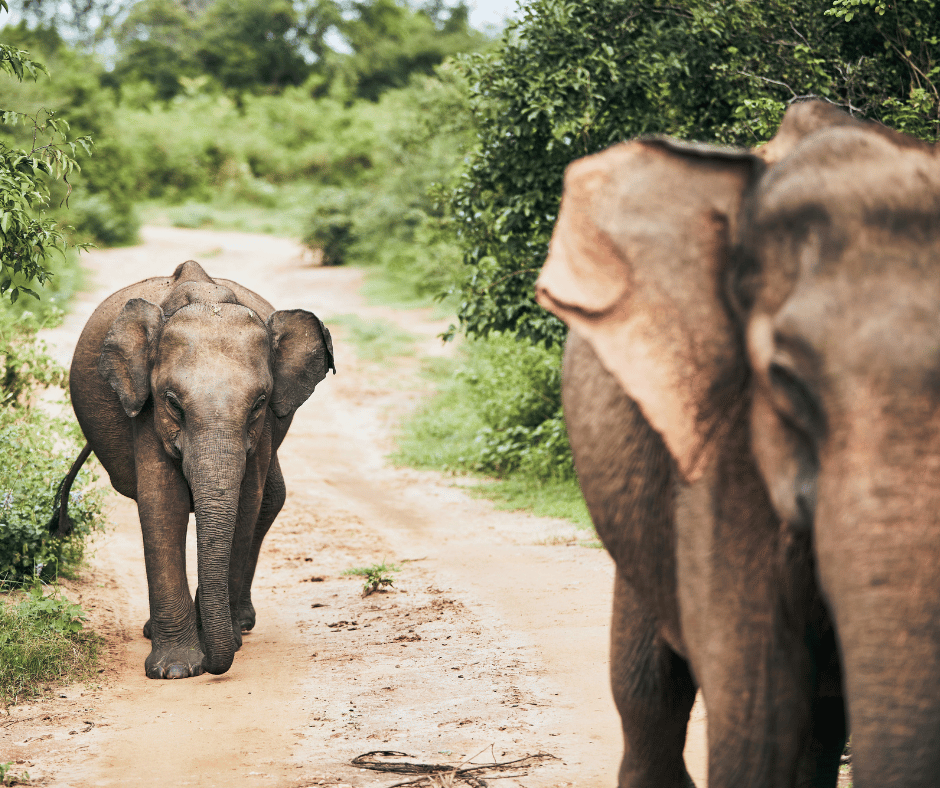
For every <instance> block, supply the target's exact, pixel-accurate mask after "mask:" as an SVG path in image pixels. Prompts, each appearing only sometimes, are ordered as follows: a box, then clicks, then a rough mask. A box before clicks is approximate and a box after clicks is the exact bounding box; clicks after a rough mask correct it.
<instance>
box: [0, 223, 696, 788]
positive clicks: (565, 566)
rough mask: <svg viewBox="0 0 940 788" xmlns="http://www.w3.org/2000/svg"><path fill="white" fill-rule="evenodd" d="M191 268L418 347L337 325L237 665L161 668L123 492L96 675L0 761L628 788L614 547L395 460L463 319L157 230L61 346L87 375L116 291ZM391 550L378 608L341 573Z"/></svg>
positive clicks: (139, 777) (328, 780)
mask: <svg viewBox="0 0 940 788" xmlns="http://www.w3.org/2000/svg"><path fill="white" fill-rule="evenodd" d="M190 258H192V259H195V260H198V261H199V262H200V263H202V264H203V266H204V267H205V268H206V270H207V271H208V272H209V273H210V275H213V276H219V277H224V278H229V279H234V280H236V281H238V282H240V283H241V284H243V285H245V286H247V287H250V288H252V289H253V290H255V291H257V292H258V293H260V294H261V295H263V296H264V297H265V298H267V299H268V300H269V301H271V302H272V303H273V304H275V306H277V307H279V308H305V309H310V310H312V311H314V312H315V313H317V314H318V315H319V316H320V317H321V318H322V319H323V320H324V321H325V322H326V323H327V325H329V324H330V318H331V317H332V316H336V315H339V314H344V313H357V314H359V315H360V316H361V317H363V318H364V319H367V320H368V319H375V318H382V319H385V320H391V321H394V322H395V323H397V324H399V325H400V326H402V327H403V328H405V329H406V330H408V331H410V332H412V333H414V334H415V335H417V336H419V337H421V338H422V339H421V341H420V343H419V354H418V356H417V357H407V358H395V359H385V360H383V362H382V363H380V364H377V363H366V362H363V361H359V360H357V359H356V356H355V352H354V350H353V349H352V348H351V347H350V346H349V345H347V343H346V342H345V341H344V336H343V333H342V330H341V329H334V333H333V336H334V343H335V347H336V357H337V365H338V369H339V373H338V374H337V375H336V376H335V377H333V376H330V377H329V378H328V379H327V380H326V381H325V382H324V383H323V384H321V386H320V387H319V388H318V390H317V391H316V392H315V393H314V395H313V397H312V398H311V399H310V401H309V402H308V403H307V404H305V405H304V406H303V407H302V408H301V409H300V410H299V411H298V413H297V416H296V418H295V419H294V423H293V427H292V428H291V433H290V434H289V435H288V437H287V440H286V441H285V444H284V446H283V447H282V449H281V453H280V456H281V464H282V467H283V469H284V475H285V478H286V480H287V487H288V498H287V504H286V506H285V508H284V510H283V512H282V513H281V515H280V517H279V518H278V520H277V521H276V522H275V525H274V527H273V528H272V530H271V532H270V534H269V536H268V539H267V541H266V543H265V547H264V549H263V550H262V555H261V563H260V565H259V570H258V578H257V579H256V586H255V587H256V589H257V590H256V593H255V594H254V599H255V605H256V608H257V611H258V624H257V626H256V628H255V630H254V631H253V632H252V633H250V634H249V635H247V636H246V637H245V644H244V646H243V648H242V649H241V651H240V652H239V653H238V654H237V655H236V657H235V663H234V665H233V667H232V669H231V670H230V671H229V672H228V673H226V674H225V675H222V676H200V677H198V678H194V679H187V680H184V681H150V680H148V679H147V678H145V676H144V672H143V662H144V658H145V657H146V655H147V653H148V651H149V644H148V641H146V640H145V639H144V638H143V636H142V634H141V625H142V624H143V622H144V620H145V619H146V618H147V588H146V581H145V577H144V572H143V556H142V549H141V539H140V530H139V525H138V522H137V515H136V508H135V505H134V504H133V502H132V501H129V500H127V499H124V498H121V497H119V496H118V495H116V494H113V496H112V497H111V498H110V503H109V515H110V521H111V526H110V528H109V530H108V531H107V533H106V535H104V536H103V537H102V538H100V539H99V540H98V541H97V542H96V544H95V545H94V548H93V555H92V556H91V559H90V565H89V567H88V569H87V571H86V572H85V574H84V577H83V578H82V579H81V580H80V581H79V582H74V583H67V584H66V587H67V589H68V593H69V595H70V596H72V597H73V598H74V599H76V600H78V601H80V602H81V604H82V605H83V606H84V607H85V609H86V610H88V611H89V613H90V620H91V625H92V626H93V628H94V629H95V630H96V631H97V632H99V633H100V634H102V635H103V636H104V638H105V639H106V653H105V656H104V659H103V662H102V665H103V672H102V673H101V674H100V682H99V683H97V684H89V685H77V686H70V687H65V688H63V689H57V690H54V691H53V692H52V693H51V697H50V698H47V699H44V700H41V701H38V702H31V703H28V704H22V705H19V706H15V707H12V708H11V709H10V710H9V713H8V715H5V716H0V762H3V761H10V760H12V761H14V762H15V766H14V768H13V772H14V773H22V772H24V771H26V772H28V773H29V776H30V779H31V784H36V785H42V786H50V787H51V786H63V787H64V786H76V787H79V786H81V787H82V788H84V786H158V785H159V786H163V785H179V786H206V787H208V786H230V785H237V786H266V787H268V786H284V787H285V788H302V787H303V788H306V786H315V785H331V786H373V785H374V786H386V785H391V784H393V783H397V782H399V781H401V780H407V779H412V778H409V777H408V776H405V775H395V774H382V773H377V772H372V771H366V770H363V769H359V768H356V767H355V766H352V765H351V763H350V762H351V760H352V759H353V758H355V757H356V756H358V755H360V754H363V753H365V752H368V751H372V750H396V751H401V752H405V753H408V754H409V755H411V756H412V759H413V760H415V761H419V762H423V763H460V762H462V761H464V760H465V759H467V758H471V757H473V756H475V755H476V756H478V757H477V758H476V759H475V760H476V762H486V761H493V760H497V761H507V760H512V759H515V758H521V757H523V756H527V755H532V754H535V753H550V754H552V755H554V756H555V757H556V758H557V759H558V760H554V761H551V762H549V763H547V764H545V765H541V766H538V767H534V768H532V769H531V770H529V772H528V774H522V773H521V772H519V773H515V774H518V776H515V777H513V776H505V775H503V776H502V779H501V781H500V783H499V784H500V785H501V786H505V788H513V787H514V786H525V787H526V788H539V787H544V788H548V787H549V786H570V785H577V786H601V785H604V786H610V785H613V784H615V783H616V768H617V763H618V760H619V754H620V747H621V743H620V734H619V724H618V718H617V715H616V712H615V710H614V707H613V703H612V701H611V698H610V692H609V689H608V684H607V625H608V616H609V609H610V595H611V586H612V577H613V568H612V564H611V562H610V560H609V558H608V557H607V555H606V553H604V552H603V551H601V550H597V549H592V548H590V547H585V546H582V545H581V544H580V540H581V539H582V538H583V535H582V534H579V533H578V532H576V530H575V529H574V528H573V527H572V526H571V525H569V524H567V523H565V522H563V521H558V520H551V519H544V518H535V517H531V516H528V515H526V514H523V513H509V512H502V511H497V510H496V509H494V507H493V506H492V504H490V503H488V502H486V501H482V500H479V499H476V498H473V497H470V496H469V495H468V494H467V493H466V492H465V490H463V489H461V482H460V481H459V480H454V479H452V478H448V477H446V476H443V475H442V474H438V473H430V472H419V471H414V470H409V469H401V468H393V467H390V466H389V465H388V464H387V462H386V460H385V459H384V458H385V456H386V455H387V453H388V452H389V451H390V450H391V449H392V448H393V437H394V429H395V424H396V423H397V421H398V420H399V419H400V417H401V416H402V415H403V414H404V413H406V412H407V411H408V409H409V408H412V407H413V406H414V405H415V403H416V402H418V401H419V399H420V398H421V397H422V396H423V395H424V394H426V391H425V390H423V389H422V383H421V381H420V379H419V377H418V376H417V374H416V370H417V367H418V363H419V360H420V356H422V355H424V356H427V355H434V354H438V355H440V354H446V353H448V352H451V349H450V348H449V347H445V346H442V345H441V343H440V341H439V340H437V339H436V336H437V334H439V333H440V332H441V331H442V330H443V328H444V327H445V326H446V322H447V321H441V320H435V319H433V317H432V313H431V311H430V310H408V311H402V310H392V309H388V308H380V307H371V306H367V305H366V304H365V303H364V302H363V300H362V299H361V298H360V296H359V287H360V285H361V283H362V273H361V272H360V271H357V270H354V269H348V268H320V267H315V266H312V265H310V263H309V260H308V259H306V258H305V257H304V255H303V252H302V250H301V248H300V247H299V246H298V245H296V244H295V243H293V242H290V241H286V240H280V239H275V238H271V237H268V236H255V235H244V234H238V233H226V232H214V231H203V230H181V229H169V228H154V227H151V228H145V230H144V233H143V243H142V244H141V245H140V246H135V247H130V248H124V249H112V250H106V251H95V252H92V253H89V254H88V255H86V256H85V258H84V259H85V264H86V266H87V267H88V269H89V271H90V272H91V276H90V277H89V279H90V285H89V288H88V290H87V292H85V293H83V294H82V295H81V296H80V297H79V298H78V299H77V302H76V304H75V307H74V310H73V313H72V314H71V315H70V316H69V317H68V318H67V319H66V321H65V323H64V324H63V325H62V326H61V327H60V328H58V329H55V330H54V331H49V332H47V334H46V339H47V341H49V342H50V343H51V344H52V345H53V347H54V349H55V353H56V354H57V355H58V356H59V358H60V360H62V361H63V362H64V363H68V361H69V359H70V357H71V352H72V348H73V347H74V344H75V341H76V339H77V337H78V334H79V332H80V331H81V328H82V326H83V325H84V323H85V321H86V320H87V319H88V316H89V315H90V314H91V311H92V310H93V309H94V308H95V306H96V305H97V304H98V303H99V302H100V301H101V300H103V298H104V297H105V296H106V295H108V294H110V293H111V292H113V291H114V290H116V289H118V288H119V287H123V286H124V285H126V284H130V283H132V282H135V281H137V280H140V279H143V278H146V277H148V276H164V275H167V274H169V273H171V272H172V271H173V269H174V268H175V267H176V266H177V265H178V264H179V263H181V262H183V261H184V260H187V259H190ZM192 530H194V529H191V534H190V537H191V541H192V537H193V533H192ZM193 555H194V553H192V552H191V557H190V560H189V565H190V567H191V568H193V567H194V566H195V562H194V559H193ZM383 559H384V560H388V561H390V562H394V563H400V564H401V565H402V571H401V572H400V573H398V575H397V576H396V579H395V585H394V588H393V589H392V590H389V591H388V592H386V593H377V594H373V595H370V596H368V597H363V596H361V593H360V592H361V582H360V581H359V579H358V578H350V577H344V576H343V575H342V572H343V570H345V569H348V568H350V567H355V566H363V565H370V564H374V563H377V562H379V561H382V560H383ZM191 584H192V586H193V587H195V578H193V579H192V580H191ZM704 736H705V719H704V710H703V709H702V708H701V706H697V707H696V710H695V711H694V713H693V721H692V724H691V726H690V737H689V745H688V747H687V754H686V757H687V761H688V762H689V767H690V770H691V772H692V774H693V776H694V777H695V778H696V780H697V782H698V784H699V785H700V786H701V785H704V773H705V770H706V768H705V759H706V756H705V748H704Z"/></svg>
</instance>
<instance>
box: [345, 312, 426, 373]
mask: <svg viewBox="0 0 940 788" xmlns="http://www.w3.org/2000/svg"><path fill="white" fill-rule="evenodd" d="M329 323H330V325H331V326H333V325H337V326H342V327H343V329H345V331H346V335H347V336H348V337H349V339H350V341H351V342H352V344H353V347H355V349H356V355H357V356H358V357H359V358H360V359H361V360H363V361H369V362H373V363H381V362H382V361H385V360H386V359H389V358H403V357H406V356H413V355H414V354H415V339H416V337H415V336H414V335H413V334H410V333H409V332H407V331H405V330H404V329H401V328H399V327H398V326H396V325H395V324H394V323H390V322H389V321H387V320H363V319H362V318H361V317H359V315H337V316H336V317H331V318H330V320H329Z"/></svg>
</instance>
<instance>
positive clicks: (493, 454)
mask: <svg viewBox="0 0 940 788" xmlns="http://www.w3.org/2000/svg"><path fill="white" fill-rule="evenodd" d="M465 347H466V349H465V350H464V351H463V352H462V355H461V359H460V361H459V362H456V363H455V364H453V365H451V369H449V370H446V371H444V372H443V374H441V373H440V372H439V373H438V377H439V381H440V382H439V384H438V393H437V394H436V395H435V396H434V397H432V398H431V399H430V400H429V401H428V402H427V403H426V404H425V405H424V406H423V407H422V408H421V409H419V410H418V412H417V413H416V414H415V415H414V416H413V417H412V418H411V419H410V420H409V421H408V422H407V423H406V424H405V426H404V428H403V430H402V434H401V436H400V439H399V451H398V453H397V454H396V455H395V458H396V459H397V460H398V461H400V462H403V463H407V464H412V465H417V466H418V467H432V468H443V469H447V470H451V471H458V472H468V471H472V472H478V473H485V474H489V475H493V476H499V477H509V476H513V475H520V476H525V477H527V478H529V479H531V480H532V481H533V482H534V483H536V484H538V483H541V482H546V481H550V480H574V478H575V474H574V465H573V462H572V459H571V448H570V446H569V444H568V436H567V433H566V431H565V424H564V417H563V415H562V413H561V408H560V406H559V405H558V403H559V401H560V396H561V394H560V387H561V376H560V367H561V350H560V349H559V348H557V347H554V348H550V349H546V348H544V347H542V346H537V345H531V344H529V343H527V342H520V341H517V340H515V339H513V338H512V337H509V336H505V335H499V334H492V335H491V336H490V337H489V338H488V339H486V340H475V341H470V342H467V344H466V346H465ZM453 367H456V369H454V368H453Z"/></svg>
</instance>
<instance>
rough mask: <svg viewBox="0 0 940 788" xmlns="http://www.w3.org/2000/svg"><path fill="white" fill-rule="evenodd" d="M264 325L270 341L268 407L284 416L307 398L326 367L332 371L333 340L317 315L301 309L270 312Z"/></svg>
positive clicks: (323, 376)
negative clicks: (271, 361) (271, 366)
mask: <svg viewBox="0 0 940 788" xmlns="http://www.w3.org/2000/svg"><path fill="white" fill-rule="evenodd" d="M268 329H269V330H270V331H271V337H272V340H273V345H274V391H273V392H272V394H271V409H272V410H273V411H274V414H275V415H276V416H277V417H278V418H284V416H287V415H288V414H290V413H293V412H294V411H295V410H297V408H299V407H300V406H301V405H302V404H303V403H304V402H305V401H306V400H307V398H308V397H309V396H310V395H311V394H312V393H313V390H314V389H315V388H316V385H317V383H319V382H320V381H321V380H323V378H325V377H326V373H327V371H329V370H331V369H332V370H333V374H334V375H335V374H336V364H335V362H334V361H333V340H332V338H331V337H330V332H329V329H327V327H326V326H325V325H323V323H322V321H321V320H320V318H318V317H317V316H316V315H315V314H313V313H312V312H307V311H306V310H303V309H291V310H286V311H279V312H274V313H273V314H272V315H271V316H270V317H269V318H268Z"/></svg>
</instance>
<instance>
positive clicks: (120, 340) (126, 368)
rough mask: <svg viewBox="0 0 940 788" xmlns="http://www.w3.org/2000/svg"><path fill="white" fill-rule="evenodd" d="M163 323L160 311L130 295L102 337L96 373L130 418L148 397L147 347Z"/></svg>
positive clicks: (139, 409)
mask: <svg viewBox="0 0 940 788" xmlns="http://www.w3.org/2000/svg"><path fill="white" fill-rule="evenodd" d="M162 326H163V310H162V309H161V308H160V307H158V306H157V305H156V304H152V303H150V302H149V301H145V300H144V299H143V298H132V299H131V300H130V301H128V302H127V303H126V304H124V308H123V309H122V310H121V313H120V314H119V315H118V316H117V318H116V319H115V321H114V322H113V323H112V324H111V330H110V331H108V334H107V336H105V338H104V344H103V345H102V347H101V356H100V357H99V359H98V373H99V374H100V375H101V377H103V378H104V379H105V380H106V381H108V384H109V385H110V386H111V388H113V389H114V390H115V392H116V393H117V395H118V397H119V398H120V400H121V406H122V407H123V408H124V412H125V413H126V414H127V415H128V416H129V417H130V418H134V417H135V416H136V415H137V414H138V413H140V411H141V409H142V408H143V407H144V405H145V404H146V402H147V399H148V398H149V397H150V346H151V343H152V342H153V340H154V338H155V337H156V336H157V334H158V333H159V331H160V329H161V327H162Z"/></svg>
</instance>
